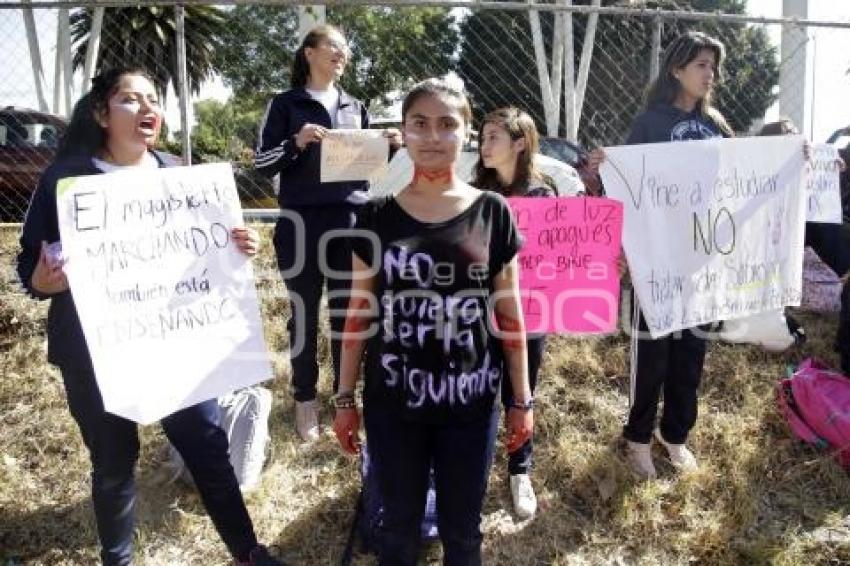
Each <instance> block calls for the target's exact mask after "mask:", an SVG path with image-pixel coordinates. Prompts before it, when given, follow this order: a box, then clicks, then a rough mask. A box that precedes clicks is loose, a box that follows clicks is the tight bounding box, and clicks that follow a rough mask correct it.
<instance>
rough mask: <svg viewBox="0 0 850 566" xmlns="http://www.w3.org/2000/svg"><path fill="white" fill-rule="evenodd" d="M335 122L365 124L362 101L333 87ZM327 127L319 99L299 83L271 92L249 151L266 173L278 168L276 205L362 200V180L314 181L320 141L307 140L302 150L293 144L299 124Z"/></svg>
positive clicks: (270, 174) (328, 118)
mask: <svg viewBox="0 0 850 566" xmlns="http://www.w3.org/2000/svg"><path fill="white" fill-rule="evenodd" d="M337 90H338V91H339V109H338V110H337V119H336V121H335V122H336V123H339V124H359V126H360V128H362V129H365V128H368V127H369V114H368V112H367V110H366V107H365V106H363V103H361V102H360V101H359V100H357V99H356V98H354V97H352V96H350V95H349V94H347V93H346V92H344V91H343V90H342V89H339V87H337ZM307 123H311V124H318V125H320V126H324V127H326V128H332V127H333V125H332V121H331V116H330V114H328V111H327V110H326V109H325V107H324V106H323V105H322V103H321V102H319V101H318V100H316V99H314V98H313V97H311V96H310V94H309V93H307V91H306V90H305V89H304V88H302V87H299V88H293V89H291V90H288V91H286V92H282V93H280V94H278V95H277V96H275V97H274V98H273V99H272V101H271V102H270V103H269V105H268V108H267V109H266V115H265V117H264V118H263V122H262V124H261V125H260V139H259V142H258V147H257V151H256V152H255V154H254V160H255V163H254V165H255V167H256V168H257V170H258V171H260V172H261V173H262V174H263V175H265V176H267V177H269V178H271V177H274V176H275V175H277V174H280V192H279V193H278V197H277V200H278V202H279V203H280V206H281V207H284V208H288V207H293V206H294V207H301V206H322V205H328V204H345V203H348V204H362V203H364V202H366V200H367V195H366V191H367V189H368V187H369V185H368V183H366V182H365V181H350V182H338V183H322V182H320V176H319V171H320V162H321V144H318V143H311V144H308V145H307V147H306V148H304V149H303V150H299V149H298V147H297V146H296V145H295V136H296V135H297V134H298V132H299V131H300V130H301V127H302V126H303V125H304V124H307Z"/></svg>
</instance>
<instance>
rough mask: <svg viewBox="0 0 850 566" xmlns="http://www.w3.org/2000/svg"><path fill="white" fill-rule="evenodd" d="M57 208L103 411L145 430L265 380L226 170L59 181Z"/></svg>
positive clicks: (237, 210) (267, 368) (264, 357)
mask: <svg viewBox="0 0 850 566" xmlns="http://www.w3.org/2000/svg"><path fill="white" fill-rule="evenodd" d="M56 199H57V210H58V216H59V230H60V233H61V238H62V247H63V254H64V256H65V257H66V258H67V263H66V265H65V272H66V274H67V276H68V282H69V283H70V287H71V293H72V295H73V297H74V303H75V304H76V307H77V312H78V313H79V316H80V322H81V323H82V327H83V332H84V333H85V337H86V343H87V344H88V348H89V352H90V354H91V358H92V362H93V364H94V370H95V375H96V378H97V383H98V387H99V389H100V392H101V395H102V396H103V402H104V405H105V407H106V410H107V411H109V412H110V413H114V414H116V415H120V416H122V417H126V418H128V419H132V420H134V421H136V422H139V423H143V424H146V423H150V422H153V421H156V420H159V419H161V418H162V417H164V416H167V415H169V414H171V413H173V412H175V411H177V410H179V409H182V408H185V407H189V406H191V405H194V404H196V403H199V402H201V401H205V400H207V399H212V398H214V397H218V396H219V395H222V394H224V393H228V392H230V391H233V390H234V389H237V388H240V387H245V386H248V385H253V384H255V383H257V382H260V381H263V380H266V379H269V378H271V377H272V370H271V365H270V363H269V358H268V352H267V350H266V345H265V342H264V340H263V332H262V324H261V319H260V313H259V308H258V304H257V295H256V290H255V287H254V276H253V270H252V267H251V261H250V259H249V258H247V257H246V256H244V255H243V254H242V253H241V252H239V250H238V249H237V248H236V245H235V244H234V242H233V240H232V238H231V235H230V230H231V228H233V227H236V226H241V225H242V216H241V207H240V204H239V199H238V197H237V194H236V186H235V183H234V180H233V172H232V169H231V167H230V165H229V164H214V165H201V166H197V167H174V168H167V169H151V170H147V169H146V170H138V169H135V170H127V171H118V172H114V173H109V174H103V175H93V176H89V177H77V178H70V179H63V180H62V181H60V183H59V186H58V188H57V195H56Z"/></svg>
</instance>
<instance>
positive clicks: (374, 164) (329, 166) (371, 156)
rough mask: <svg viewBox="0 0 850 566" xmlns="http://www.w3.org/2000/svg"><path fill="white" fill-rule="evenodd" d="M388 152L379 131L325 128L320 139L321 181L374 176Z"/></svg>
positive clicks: (386, 142)
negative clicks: (327, 129)
mask: <svg viewBox="0 0 850 566" xmlns="http://www.w3.org/2000/svg"><path fill="white" fill-rule="evenodd" d="M389 154H390V142H389V139H388V138H387V137H386V136H384V132H383V130H329V131H328V133H327V134H326V135H325V137H323V138H322V158H321V182H322V183H333V182H336V181H366V180H369V179H371V178H373V177H377V176H378V175H380V174H381V173H383V172H384V170H385V169H386V167H387V159H388V157H389Z"/></svg>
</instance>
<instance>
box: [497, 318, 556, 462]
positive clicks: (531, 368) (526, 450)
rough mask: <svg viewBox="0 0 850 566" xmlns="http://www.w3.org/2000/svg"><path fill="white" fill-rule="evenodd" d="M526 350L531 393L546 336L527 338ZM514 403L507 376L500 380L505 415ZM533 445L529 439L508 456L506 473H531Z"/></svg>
mask: <svg viewBox="0 0 850 566" xmlns="http://www.w3.org/2000/svg"><path fill="white" fill-rule="evenodd" d="M526 345H527V348H528V382H529V385H530V386H531V393H532V395H533V394H534V390H535V388H536V387H537V374H538V373H540V364H541V362H542V361H543V350H544V349H545V348H546V335H545V334H541V335H537V336H529V337H528V339H527V340H526ZM513 402H514V390H513V386H512V385H511V380H510V377H509V376H505V377H504V379H502V405H503V406H504V408H505V414H507V412H508V407H510V406H511V405H512V404H513ZM533 451H534V445H533V444H532V439H531V438H529V439H528V440H527V441H526V442H525V444H523V445H522V446H521V447H520V448H519V450H516V451H514V452H511V453H510V454H508V473H509V474H510V475H512V476H515V475H517V474H527V473H528V472H529V471H531V465H532V455H533Z"/></svg>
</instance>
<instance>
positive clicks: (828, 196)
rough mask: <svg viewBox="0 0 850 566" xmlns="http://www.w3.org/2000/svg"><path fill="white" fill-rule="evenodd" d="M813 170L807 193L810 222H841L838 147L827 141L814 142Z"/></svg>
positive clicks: (809, 177) (807, 217)
mask: <svg viewBox="0 0 850 566" xmlns="http://www.w3.org/2000/svg"><path fill="white" fill-rule="evenodd" d="M811 151H812V160H811V164H810V167H811V170H810V172H809V176H808V181H807V186H806V189H807V190H806V195H807V197H808V198H807V200H808V212H807V215H806V219H807V220H808V221H809V222H825V223H830V224H841V223H842V221H843V216H844V215H843V214H842V210H841V183H840V180H839V176H840V172H839V169H838V163H839V160H840V159H841V158H840V157H839V156H838V148H836V147H835V146H833V145H829V144H826V143H816V144H812V149H811Z"/></svg>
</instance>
